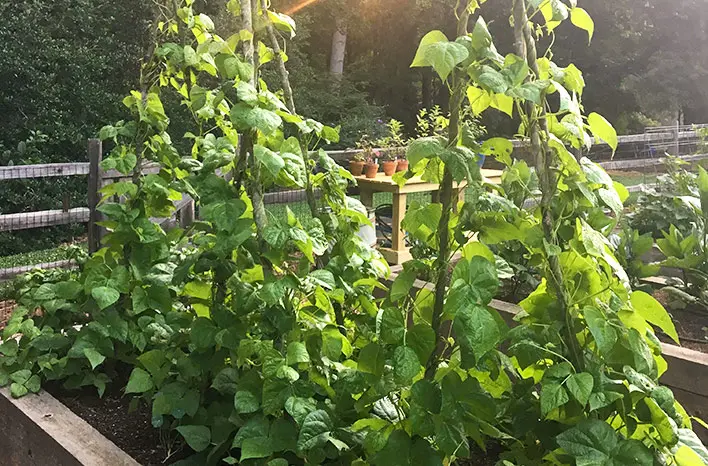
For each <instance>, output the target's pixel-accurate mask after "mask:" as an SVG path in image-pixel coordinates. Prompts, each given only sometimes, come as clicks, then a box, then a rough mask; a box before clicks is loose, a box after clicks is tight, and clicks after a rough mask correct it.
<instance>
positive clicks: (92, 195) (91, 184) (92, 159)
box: [88, 139, 103, 253]
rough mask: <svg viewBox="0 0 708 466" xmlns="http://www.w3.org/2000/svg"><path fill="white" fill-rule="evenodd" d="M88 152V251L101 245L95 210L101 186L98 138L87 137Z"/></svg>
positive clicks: (100, 154)
mask: <svg viewBox="0 0 708 466" xmlns="http://www.w3.org/2000/svg"><path fill="white" fill-rule="evenodd" d="M88 154H89V179H88V208H89V225H88V248H89V252H90V253H94V252H96V251H98V250H99V249H100V247H101V237H102V234H101V227H100V226H98V224H97V223H98V222H100V221H101V213H100V212H99V211H98V210H97V208H98V203H99V202H100V200H101V196H100V193H99V192H98V191H99V190H100V189H101V187H102V184H103V183H102V180H101V167H100V164H101V158H102V156H103V145H102V142H101V140H100V139H89V141H88Z"/></svg>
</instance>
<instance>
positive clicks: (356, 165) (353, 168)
mask: <svg viewBox="0 0 708 466" xmlns="http://www.w3.org/2000/svg"><path fill="white" fill-rule="evenodd" d="M364 165H366V162H364V161H363V160H350V161H349V171H350V172H351V174H352V175H354V176H361V174H362V173H364Z"/></svg>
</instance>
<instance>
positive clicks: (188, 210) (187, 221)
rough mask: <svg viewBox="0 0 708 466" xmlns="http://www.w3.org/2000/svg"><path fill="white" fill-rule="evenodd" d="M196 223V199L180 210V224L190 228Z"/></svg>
mask: <svg viewBox="0 0 708 466" xmlns="http://www.w3.org/2000/svg"><path fill="white" fill-rule="evenodd" d="M193 223H194V199H191V200H190V201H189V202H188V203H187V205H185V206H184V207H182V210H180V211H179V225H180V226H181V227H182V228H189V227H190V226H192V224H193Z"/></svg>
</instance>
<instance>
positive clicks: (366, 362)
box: [358, 343, 385, 375]
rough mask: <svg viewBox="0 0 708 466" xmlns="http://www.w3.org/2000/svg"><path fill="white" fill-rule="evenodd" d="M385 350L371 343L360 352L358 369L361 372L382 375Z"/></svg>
mask: <svg viewBox="0 0 708 466" xmlns="http://www.w3.org/2000/svg"><path fill="white" fill-rule="evenodd" d="M384 362H385V354H384V349H383V348H382V347H381V346H379V345H378V344H376V343H369V344H368V345H366V346H365V347H364V348H362V350H361V351H360V352H359V365H358V368H359V370H360V371H361V372H368V373H369V374H374V375H381V374H382V373H383V370H384Z"/></svg>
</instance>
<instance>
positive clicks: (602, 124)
mask: <svg viewBox="0 0 708 466" xmlns="http://www.w3.org/2000/svg"><path fill="white" fill-rule="evenodd" d="M588 125H589V126H590V131H592V134H593V135H594V136H595V137H596V138H598V139H601V140H603V141H605V142H606V143H607V145H609V146H610V147H611V148H612V150H613V151H616V150H617V143H618V140H617V131H615V128H613V127H612V125H611V124H610V122H609V121H607V120H605V117H603V116H602V115H600V114H599V113H594V112H593V113H591V114H590V115H588Z"/></svg>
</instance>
